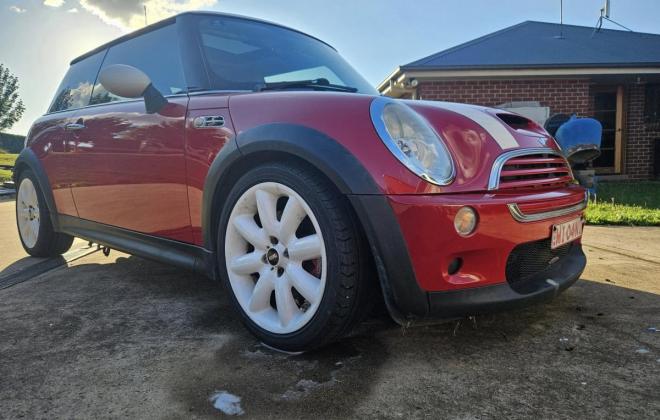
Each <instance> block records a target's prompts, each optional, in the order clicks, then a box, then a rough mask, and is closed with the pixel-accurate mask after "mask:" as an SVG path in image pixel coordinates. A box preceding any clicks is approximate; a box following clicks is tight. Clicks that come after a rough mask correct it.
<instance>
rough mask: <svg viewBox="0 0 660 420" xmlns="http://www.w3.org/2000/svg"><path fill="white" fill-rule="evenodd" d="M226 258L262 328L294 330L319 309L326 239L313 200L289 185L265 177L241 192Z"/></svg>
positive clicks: (237, 291)
mask: <svg viewBox="0 0 660 420" xmlns="http://www.w3.org/2000/svg"><path fill="white" fill-rule="evenodd" d="M225 261H226V268H227V274H228V277H229V283H230V284H231V288H232V291H233V292H234V295H235V296H236V300H237V301H238V303H239V304H240V306H241V308H242V309H243V311H244V312H245V313H246V314H247V315H248V316H249V317H250V319H251V320H252V321H253V322H254V323H255V324H257V325H258V326H259V327H260V328H262V329H264V330H266V331H268V332H270V333H273V334H288V333H292V332H295V331H298V330H300V329H301V328H303V327H304V326H305V325H306V324H307V323H308V322H309V321H310V320H311V319H312V317H313V316H314V314H315V313H316V312H317V310H318V308H319V305H320V303H321V299H322V298H323V292H324V290H325V285H326V272H327V258H326V250H325V243H324V241H323V235H322V234H321V228H320V226H319V223H318V220H317V219H316V217H315V216H314V213H313V212H312V210H311V209H310V207H309V205H308V204H307V203H306V202H305V200H304V199H303V198H302V197H301V196H300V195H299V194H298V193H296V192H295V191H294V190H293V189H291V188H289V187H287V186H286V185H283V184H280V183H277V182H263V183H260V184H257V185H254V186H253V187H251V188H250V189H248V190H247V191H245V192H244V193H243V194H242V195H241V196H240V198H239V199H238V201H237V202H236V204H235V205H234V208H233V209H232V211H231V214H230V216H229V221H228V223H227V233H226V235H225Z"/></svg>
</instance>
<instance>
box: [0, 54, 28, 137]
mask: <svg viewBox="0 0 660 420" xmlns="http://www.w3.org/2000/svg"><path fill="white" fill-rule="evenodd" d="M23 111H25V107H24V106H23V101H21V99H20V98H19V97H18V78H17V77H16V76H14V75H13V74H11V72H10V71H9V69H8V68H7V67H5V66H3V65H2V64H0V131H3V130H7V129H8V128H11V127H12V126H13V125H14V124H15V123H16V122H17V121H18V120H20V119H21V116H22V115H23Z"/></svg>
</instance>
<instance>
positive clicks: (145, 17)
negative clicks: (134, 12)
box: [142, 4, 148, 26]
mask: <svg viewBox="0 0 660 420" xmlns="http://www.w3.org/2000/svg"><path fill="white" fill-rule="evenodd" d="M142 7H144V26H147V25H148V23H147V5H146V4H145V5H143V6H142Z"/></svg>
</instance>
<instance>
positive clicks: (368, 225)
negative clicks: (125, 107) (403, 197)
mask: <svg viewBox="0 0 660 420" xmlns="http://www.w3.org/2000/svg"><path fill="white" fill-rule="evenodd" d="M274 151H275V152H274ZM273 153H278V154H283V155H290V156H294V157H296V158H298V159H301V160H304V161H305V162H307V163H308V164H310V165H311V166H313V167H314V168H315V169H316V170H318V171H320V172H321V173H323V174H324V175H325V176H326V177H327V178H328V179H329V180H330V181H331V182H332V183H333V184H334V185H335V186H336V187H337V189H338V190H339V191H340V192H341V193H342V194H344V195H346V196H347V197H348V199H349V201H350V203H351V205H352V207H353V209H354V210H355V213H356V215H357V217H358V219H359V222H360V224H361V226H362V228H363V229H364V231H365V235H366V236H367V240H368V242H369V246H370V249H371V251H372V255H373V257H374V260H375V265H376V267H377V270H378V277H379V279H380V283H381V288H382V289H383V294H384V297H385V301H386V304H387V308H388V311H389V312H390V314H391V315H392V317H393V318H394V319H395V320H396V321H397V322H399V323H402V324H407V323H409V322H410V320H411V319H414V318H416V317H420V316H425V315H426V314H427V313H428V309H429V304H428V297H427V294H426V292H424V291H422V290H421V289H420V288H419V285H418V284H417V281H416V278H415V274H414V271H413V268H412V265H411V261H410V257H409V255H408V249H407V246H406V242H405V240H404V238H403V234H402V233H401V230H400V228H399V224H398V221H397V220H396V218H395V216H394V212H393V210H392V207H391V206H390V204H389V202H388V200H387V197H386V196H385V195H383V191H382V190H381V189H380V187H379V186H378V185H377V184H376V182H375V181H374V179H373V177H372V176H371V175H370V174H369V172H368V171H367V170H366V168H365V167H364V166H363V165H362V164H361V163H360V162H359V161H358V160H357V158H356V157H355V156H353V154H351V153H350V152H349V151H348V150H347V149H346V148H345V147H344V146H343V145H341V144H340V143H339V142H338V141H336V140H335V139H333V138H331V137H329V136H327V135H326V134H324V133H321V132H320V131H317V130H315V129H312V128H309V127H305V126H300V125H294V124H282V123H274V124H266V125H262V126H258V127H255V128H252V129H250V130H246V131H244V132H239V134H238V135H237V136H236V137H235V141H233V142H229V143H227V144H226V145H225V146H224V147H223V148H222V149H221V151H220V153H218V155H217V156H216V158H215V159H214V161H213V163H212V164H211V167H210V168H209V172H208V175H207V177H206V181H205V184H204V193H203V200H202V232H203V237H204V247H205V248H206V249H208V250H211V251H212V250H214V249H215V248H216V244H215V240H216V239H215V234H214V231H213V229H214V223H215V222H214V206H219V205H221V204H220V203H218V200H219V199H221V198H222V197H217V196H216V195H217V194H218V195H222V192H221V191H220V190H221V189H222V188H223V184H222V183H223V182H224V183H225V184H226V183H229V184H230V183H231V180H232V178H233V177H237V176H240V174H241V173H240V172H241V171H240V169H241V168H245V167H246V166H243V165H244V164H246V165H254V164H255V163H258V162H259V157H260V156H263V155H264V154H273ZM247 167H249V166H247Z"/></svg>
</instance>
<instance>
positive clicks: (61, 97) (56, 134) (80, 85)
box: [29, 52, 105, 216]
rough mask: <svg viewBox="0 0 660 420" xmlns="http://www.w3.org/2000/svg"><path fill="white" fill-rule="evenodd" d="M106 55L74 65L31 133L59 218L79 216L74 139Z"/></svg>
mask: <svg viewBox="0 0 660 420" xmlns="http://www.w3.org/2000/svg"><path fill="white" fill-rule="evenodd" d="M104 55H105V52H102V53H96V54H93V55H91V56H89V57H86V58H85V59H83V60H79V61H76V62H74V63H72V64H71V66H70V67H69V70H68V71H67V72H66V74H65V75H64V78H63V79H62V82H61V83H60V86H59V87H58V89H57V92H56V93H55V98H54V99H53V101H52V103H51V105H50V107H49V108H48V112H47V113H46V115H44V116H42V117H41V118H39V119H38V120H37V121H36V122H35V123H34V126H33V127H32V129H31V130H30V136H29V142H30V147H31V148H32V150H33V151H34V152H35V153H36V154H37V155H38V156H39V159H40V160H41V163H42V164H43V166H44V170H45V172H46V175H47V176H48V181H49V183H50V187H51V190H52V192H53V199H54V200H55V206H56V207H57V212H58V213H60V214H65V215H69V216H77V215H78V212H77V210H76V207H75V205H74V201H73V196H72V195H71V189H70V186H71V183H72V182H73V181H74V174H73V173H72V171H71V168H72V166H73V165H72V163H73V159H74V156H73V153H72V151H73V146H72V143H71V137H72V131H74V130H75V129H76V127H77V125H76V124H75V121H76V117H75V116H76V113H78V112H79V110H80V108H83V107H85V106H87V104H88V103H89V100H90V97H91V94H92V86H93V85H94V80H95V79H96V75H97V74H98V71H99V67H100V66H101V61H102V60H103V56H104Z"/></svg>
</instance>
